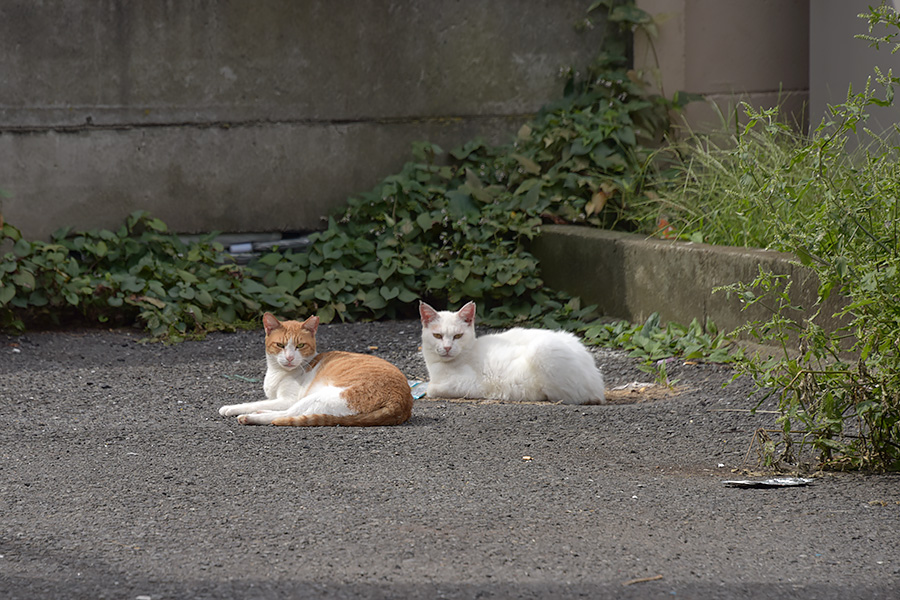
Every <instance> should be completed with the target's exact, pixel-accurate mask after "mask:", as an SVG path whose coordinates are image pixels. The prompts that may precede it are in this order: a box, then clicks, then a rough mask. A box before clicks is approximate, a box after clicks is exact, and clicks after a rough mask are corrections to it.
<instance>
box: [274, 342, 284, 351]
mask: <svg viewBox="0 0 900 600" xmlns="http://www.w3.org/2000/svg"><path fill="white" fill-rule="evenodd" d="M275 345H276V346H278V347H279V348H281V349H282V350H284V344H282V343H281V342H278V343H277V344H275Z"/></svg>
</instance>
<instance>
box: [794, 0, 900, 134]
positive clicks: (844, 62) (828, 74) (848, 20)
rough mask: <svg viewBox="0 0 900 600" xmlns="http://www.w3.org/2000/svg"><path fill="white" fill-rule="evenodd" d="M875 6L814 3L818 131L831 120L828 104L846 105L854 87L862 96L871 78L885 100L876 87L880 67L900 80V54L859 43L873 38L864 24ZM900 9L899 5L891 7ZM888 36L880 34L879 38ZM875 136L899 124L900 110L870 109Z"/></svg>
mask: <svg viewBox="0 0 900 600" xmlns="http://www.w3.org/2000/svg"><path fill="white" fill-rule="evenodd" d="M877 4H878V2H873V1H872V0H815V2H812V3H811V4H810V49H811V52H810V64H809V86H810V99H809V104H810V124H811V125H812V126H813V127H816V126H818V125H819V124H820V123H821V122H822V119H823V118H825V117H826V115H827V108H828V105H829V104H832V105H833V104H839V103H841V102H844V101H845V100H846V99H847V92H848V91H849V90H850V87H851V85H852V88H853V91H854V93H857V92H861V91H862V90H863V89H864V88H865V86H866V80H867V79H869V78H870V77H871V78H872V84H873V85H875V86H876V89H877V90H878V91H877V95H878V97H880V98H883V97H884V91H883V89H882V88H881V87H880V86H878V85H877V83H876V81H875V67H876V66H878V67H879V68H880V69H881V71H882V72H883V73H885V74H887V72H888V70H889V69H890V70H892V71H893V74H894V76H897V75H900V52H898V53H896V54H891V48H892V47H891V46H890V45H889V44H888V45H882V46H881V49H876V48H873V47H871V46H870V45H869V42H867V41H865V40H860V39H856V37H855V36H857V35H859V34H865V33H868V23H867V22H866V21H865V20H864V19H860V18H859V16H858V15H859V14H860V13H864V12H867V10H868V7H869V6H871V5H877ZM891 5H892V6H893V7H895V8H898V7H900V0H895V1H894V2H892V3H891ZM883 33H887V30H880V31H875V32H873V34H875V35H879V34H883ZM869 112H870V113H871V115H872V120H871V121H870V122H869V123H868V124H869V127H870V128H871V129H872V130H873V131H879V132H881V131H884V130H886V129H888V128H890V127H891V126H892V125H893V124H894V123H896V122H898V121H900V107H898V106H892V107H875V106H873V107H871V109H870V111H869Z"/></svg>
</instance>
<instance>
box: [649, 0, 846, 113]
mask: <svg viewBox="0 0 900 600" xmlns="http://www.w3.org/2000/svg"><path fill="white" fill-rule="evenodd" d="M817 1H818V0H815V1H814V2H813V3H812V4H815V3H816V2H817ZM836 1H838V2H840V1H842V0H836ZM637 6H638V7H640V8H642V9H643V10H645V11H647V12H648V13H650V14H651V15H653V17H654V20H655V23H656V27H657V30H658V36H657V37H656V38H648V37H647V36H646V35H644V34H643V33H642V32H638V35H636V36H635V67H636V68H637V69H640V70H642V71H644V72H645V74H647V75H648V76H649V79H650V80H651V81H654V82H655V83H656V85H657V86H658V87H659V88H660V89H661V90H662V91H663V93H665V94H666V95H668V96H671V95H672V94H673V93H675V92H678V91H686V92H692V93H695V94H702V95H704V96H705V97H706V98H707V99H708V103H705V104H704V103H695V104H692V105H690V106H688V108H687V110H686V111H685V115H684V116H685V119H686V121H687V124H688V125H689V126H690V127H691V128H692V129H695V130H700V131H707V130H713V129H716V128H719V127H721V126H722V124H723V121H722V119H721V116H720V115H724V116H725V117H726V118H727V119H731V118H732V117H733V116H734V114H735V109H736V108H739V105H740V102H742V101H747V102H749V103H751V104H752V105H754V106H757V107H759V106H765V107H771V106H775V105H778V104H779V103H782V104H783V105H784V106H785V109H786V110H787V111H789V112H792V113H793V114H795V115H796V116H797V118H798V119H799V120H800V121H801V123H802V119H803V115H804V114H805V109H804V105H805V103H806V102H807V100H808V95H809V68H808V67H809V7H810V2H809V0H637ZM738 116H743V115H742V114H739V115H738ZM730 122H731V123H733V120H732V121H730Z"/></svg>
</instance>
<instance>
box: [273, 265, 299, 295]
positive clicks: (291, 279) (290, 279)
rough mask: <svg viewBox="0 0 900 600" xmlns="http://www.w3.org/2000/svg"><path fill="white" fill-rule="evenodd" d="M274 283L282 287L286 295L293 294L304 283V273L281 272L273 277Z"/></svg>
mask: <svg viewBox="0 0 900 600" xmlns="http://www.w3.org/2000/svg"><path fill="white" fill-rule="evenodd" d="M275 283H276V284H277V285H278V286H280V287H283V288H284V289H285V290H286V291H287V293H289V294H293V293H294V292H296V291H297V290H298V289H299V288H300V286H302V285H303V284H304V283H306V273H304V272H303V271H293V272H291V271H281V272H280V273H278V276H277V277H275Z"/></svg>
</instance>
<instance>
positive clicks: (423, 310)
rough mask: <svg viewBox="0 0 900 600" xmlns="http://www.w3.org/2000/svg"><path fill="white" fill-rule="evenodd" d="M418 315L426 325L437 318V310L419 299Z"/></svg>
mask: <svg viewBox="0 0 900 600" xmlns="http://www.w3.org/2000/svg"><path fill="white" fill-rule="evenodd" d="M419 316H420V317H421V318H422V325H426V326H427V325H428V324H429V323H431V322H432V321H434V320H435V319H437V318H438V314H437V311H436V310H434V309H433V308H431V307H430V306H428V305H427V304H425V303H424V302H422V301H421V300H419Z"/></svg>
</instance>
